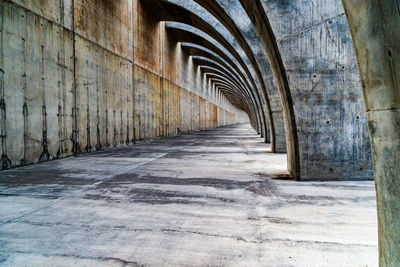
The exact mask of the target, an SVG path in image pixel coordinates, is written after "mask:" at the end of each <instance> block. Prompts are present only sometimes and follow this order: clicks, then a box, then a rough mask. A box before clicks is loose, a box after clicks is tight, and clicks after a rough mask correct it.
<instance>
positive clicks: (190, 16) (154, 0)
mask: <svg viewBox="0 0 400 267" xmlns="http://www.w3.org/2000/svg"><path fill="white" fill-rule="evenodd" d="M143 4H145V5H147V6H148V7H149V8H152V9H157V10H159V11H160V12H159V13H158V14H157V16H158V19H159V20H160V21H175V22H181V23H186V24H188V25H191V26H193V27H196V28H198V29H200V30H202V31H203V32H205V33H206V34H208V35H209V36H212V37H213V38H214V39H215V40H216V41H218V42H219V43H220V44H222V45H223V46H224V47H227V48H230V50H229V52H230V53H232V55H233V56H234V57H235V58H239V59H241V56H240V55H239V54H238V52H237V51H236V50H235V49H234V48H233V47H232V45H231V44H230V43H229V42H228V41H227V40H226V39H225V38H224V37H223V36H222V35H221V34H220V33H219V32H218V31H217V30H215V29H214V28H213V27H212V26H211V25H209V24H208V23H207V22H205V21H204V20H203V19H201V18H200V17H199V16H197V15H196V14H194V13H192V12H190V11H189V10H187V9H185V8H183V7H181V6H179V5H176V4H173V3H170V2H168V1H166V0H146V1H143ZM257 67H258V66H253V68H255V69H257ZM256 73H259V74H260V71H259V69H258V71H256ZM248 75H249V76H251V75H250V72H249V73H248ZM258 79H261V80H260V81H259V82H260V84H264V82H263V80H262V77H261V76H258ZM255 88H257V87H255ZM262 91H265V92H266V89H265V86H264V88H262ZM264 100H265V103H266V108H267V112H268V115H269V116H268V118H269V123H270V129H274V128H273V119H272V116H271V108H270V104H269V100H268V96H267V95H264ZM265 130H266V126H264V127H263V129H262V132H265ZM272 136H273V135H272V133H271V150H272V151H275V147H274V146H275V138H272Z"/></svg>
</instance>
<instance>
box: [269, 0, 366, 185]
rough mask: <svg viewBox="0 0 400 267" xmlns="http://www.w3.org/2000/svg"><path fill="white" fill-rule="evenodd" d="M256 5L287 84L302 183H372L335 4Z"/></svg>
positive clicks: (345, 34)
mask: <svg viewBox="0 0 400 267" xmlns="http://www.w3.org/2000/svg"><path fill="white" fill-rule="evenodd" d="M262 2H263V5H264V8H265V11H266V13H267V15H268V18H269V20H270V22H271V26H272V28H273V30H274V34H275V37H276V39H277V42H278V47H279V50H280V53H281V55H282V59H283V63H284V65H285V69H286V74H287V77H288V80H289V85H290V89H291V94H292V99H293V104H294V110H295V116H296V124H297V130H298V135H299V146H300V147H299V151H300V165H301V177H302V179H320V178H324V179H365V178H368V179H372V178H373V174H372V173H373V168H372V161H371V152H370V143H369V138H368V128H367V121H366V116H365V112H364V109H365V107H364V103H363V99H362V90H361V83H360V78H359V72H358V69H357V61H356V58H355V54H354V48H353V44H352V41H351V36H350V31H349V27H348V24H347V20H346V17H345V15H344V11H343V7H342V5H341V1H329V0H317V1H309V2H307V4H304V1H300V0H290V1H283V2H282V1H274V0H263V1H262Z"/></svg>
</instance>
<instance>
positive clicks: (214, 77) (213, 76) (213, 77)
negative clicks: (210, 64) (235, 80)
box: [205, 70, 256, 119]
mask: <svg viewBox="0 0 400 267" xmlns="http://www.w3.org/2000/svg"><path fill="white" fill-rule="evenodd" d="M210 71H211V72H205V75H206V76H207V77H210V78H208V79H209V80H211V81H219V82H224V84H225V85H226V86H227V87H229V88H235V89H236V91H233V90H232V91H231V93H232V94H235V95H237V94H238V93H240V94H241V95H242V99H243V98H244V99H245V100H246V101H245V104H246V106H248V107H249V108H248V112H250V113H251V114H253V115H254V113H255V112H256V111H255V110H254V106H253V105H251V103H249V102H250V101H249V100H248V98H247V97H246V96H245V95H243V92H242V91H240V90H238V89H237V87H236V86H235V85H234V84H232V82H231V81H228V80H227V78H226V77H221V76H220V75H218V74H215V72H212V70H210ZM241 102H243V100H242V101H241ZM250 117H251V119H254V118H253V116H250V115H249V118H250Z"/></svg>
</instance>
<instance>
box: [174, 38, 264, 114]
mask: <svg viewBox="0 0 400 267" xmlns="http://www.w3.org/2000/svg"><path fill="white" fill-rule="evenodd" d="M181 47H182V49H183V50H184V51H186V52H187V53H188V54H189V55H191V56H200V57H204V58H207V59H210V60H212V61H214V62H217V63H218V64H220V65H221V66H222V67H224V68H225V69H227V70H228V71H229V72H230V73H231V74H232V75H233V76H234V78H236V80H237V82H238V83H240V85H241V87H243V88H245V90H246V91H247V93H249V92H251V89H250V87H246V84H245V83H244V81H243V80H242V79H241V78H242V77H241V76H240V75H239V74H238V73H237V72H236V71H235V69H234V68H233V67H232V66H231V65H229V63H225V62H224V61H223V60H222V59H221V58H219V57H218V56H215V55H213V54H212V53H210V52H208V51H206V50H203V49H201V48H198V47H195V46H192V45H190V44H187V43H183V44H181ZM250 97H251V98H252V101H253V102H254V103H255V105H257V104H258V103H257V101H256V100H255V99H254V98H253V97H254V95H253V94H250ZM258 108H260V107H258Z"/></svg>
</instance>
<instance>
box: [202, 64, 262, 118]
mask: <svg viewBox="0 0 400 267" xmlns="http://www.w3.org/2000/svg"><path fill="white" fill-rule="evenodd" d="M199 67H200V68H201V69H202V71H203V72H204V73H205V74H206V75H207V76H213V77H218V78H220V79H224V80H225V81H227V82H228V83H229V84H230V87H232V88H235V89H236V91H238V92H240V93H241V95H242V98H243V99H244V100H245V102H246V104H247V105H248V106H249V109H250V110H251V112H252V114H256V113H257V109H256V106H254V104H253V103H252V101H251V99H250V97H249V95H248V94H246V91H245V90H244V89H243V88H242V87H241V86H240V85H239V84H237V83H236V82H234V79H233V77H232V76H230V75H229V73H226V72H223V71H222V70H221V69H220V68H214V67H212V66H209V65H199ZM215 67H218V66H215ZM253 116H254V115H253Z"/></svg>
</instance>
